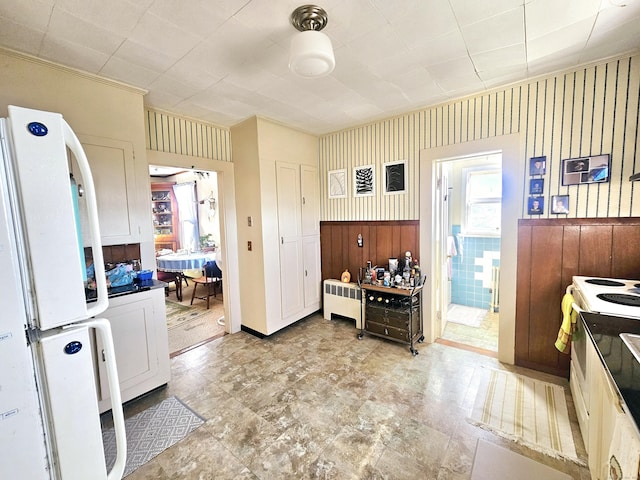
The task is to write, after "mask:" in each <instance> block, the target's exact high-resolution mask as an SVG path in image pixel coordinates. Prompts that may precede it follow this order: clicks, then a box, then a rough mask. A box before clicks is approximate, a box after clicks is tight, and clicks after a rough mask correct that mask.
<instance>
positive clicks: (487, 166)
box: [435, 153, 502, 357]
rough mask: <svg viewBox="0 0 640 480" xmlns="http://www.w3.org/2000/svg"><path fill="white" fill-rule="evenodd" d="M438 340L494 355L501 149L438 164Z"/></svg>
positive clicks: (495, 354) (498, 254) (497, 329)
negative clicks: (439, 319)
mask: <svg viewBox="0 0 640 480" xmlns="http://www.w3.org/2000/svg"><path fill="white" fill-rule="evenodd" d="M436 176H437V192H438V193H437V195H438V200H437V201H436V205H435V207H436V209H437V210H436V212H435V220H436V225H435V228H436V231H437V232H438V235H439V237H440V238H439V240H440V241H439V242H438V243H439V249H438V250H439V252H438V253H437V256H438V257H439V261H438V262H437V265H439V266H440V272H439V275H437V278H438V279H439V285H438V286H437V290H438V292H439V295H438V296H439V299H438V300H439V301H438V303H439V305H440V307H439V309H438V312H439V316H440V318H441V322H440V331H439V334H440V335H439V336H440V340H439V341H440V342H441V343H446V344H449V345H453V346H458V347H461V348H469V349H472V350H476V351H479V352H481V353H485V354H488V355H491V356H495V357H497V353H498V331H499V311H500V308H499V301H500V292H499V285H500V249H501V203H502V155H501V153H489V154H482V155H476V156H465V157H462V158H460V157H459V158H452V159H448V160H446V161H442V162H438V163H437V165H436Z"/></svg>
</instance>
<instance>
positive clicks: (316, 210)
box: [300, 165, 320, 236]
mask: <svg viewBox="0 0 640 480" xmlns="http://www.w3.org/2000/svg"><path fill="white" fill-rule="evenodd" d="M300 196H301V200H302V205H301V209H302V225H301V227H302V235H304V236H307V235H320V189H319V184H318V169H317V168H315V167H311V166H309V165H300Z"/></svg>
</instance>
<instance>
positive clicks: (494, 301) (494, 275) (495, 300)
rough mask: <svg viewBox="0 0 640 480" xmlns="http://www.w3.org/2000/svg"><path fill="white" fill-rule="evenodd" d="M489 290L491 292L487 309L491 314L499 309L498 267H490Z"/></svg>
mask: <svg viewBox="0 0 640 480" xmlns="http://www.w3.org/2000/svg"><path fill="white" fill-rule="evenodd" d="M489 289H490V290H489V291H490V292H491V305H490V306H489V307H490V309H491V311H492V312H497V311H498V310H499V309H500V267H491V286H490V287H489Z"/></svg>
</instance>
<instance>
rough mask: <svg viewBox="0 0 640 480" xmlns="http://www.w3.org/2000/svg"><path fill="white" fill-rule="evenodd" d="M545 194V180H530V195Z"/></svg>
mask: <svg viewBox="0 0 640 480" xmlns="http://www.w3.org/2000/svg"><path fill="white" fill-rule="evenodd" d="M543 193H544V178H532V179H531V180H529V195H542V194H543Z"/></svg>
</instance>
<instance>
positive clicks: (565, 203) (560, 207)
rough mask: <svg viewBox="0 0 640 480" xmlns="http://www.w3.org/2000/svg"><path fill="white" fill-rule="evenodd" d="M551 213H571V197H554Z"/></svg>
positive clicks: (552, 197)
mask: <svg viewBox="0 0 640 480" xmlns="http://www.w3.org/2000/svg"><path fill="white" fill-rule="evenodd" d="M551 213H558V214H561V213H569V195H552V196H551Z"/></svg>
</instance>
